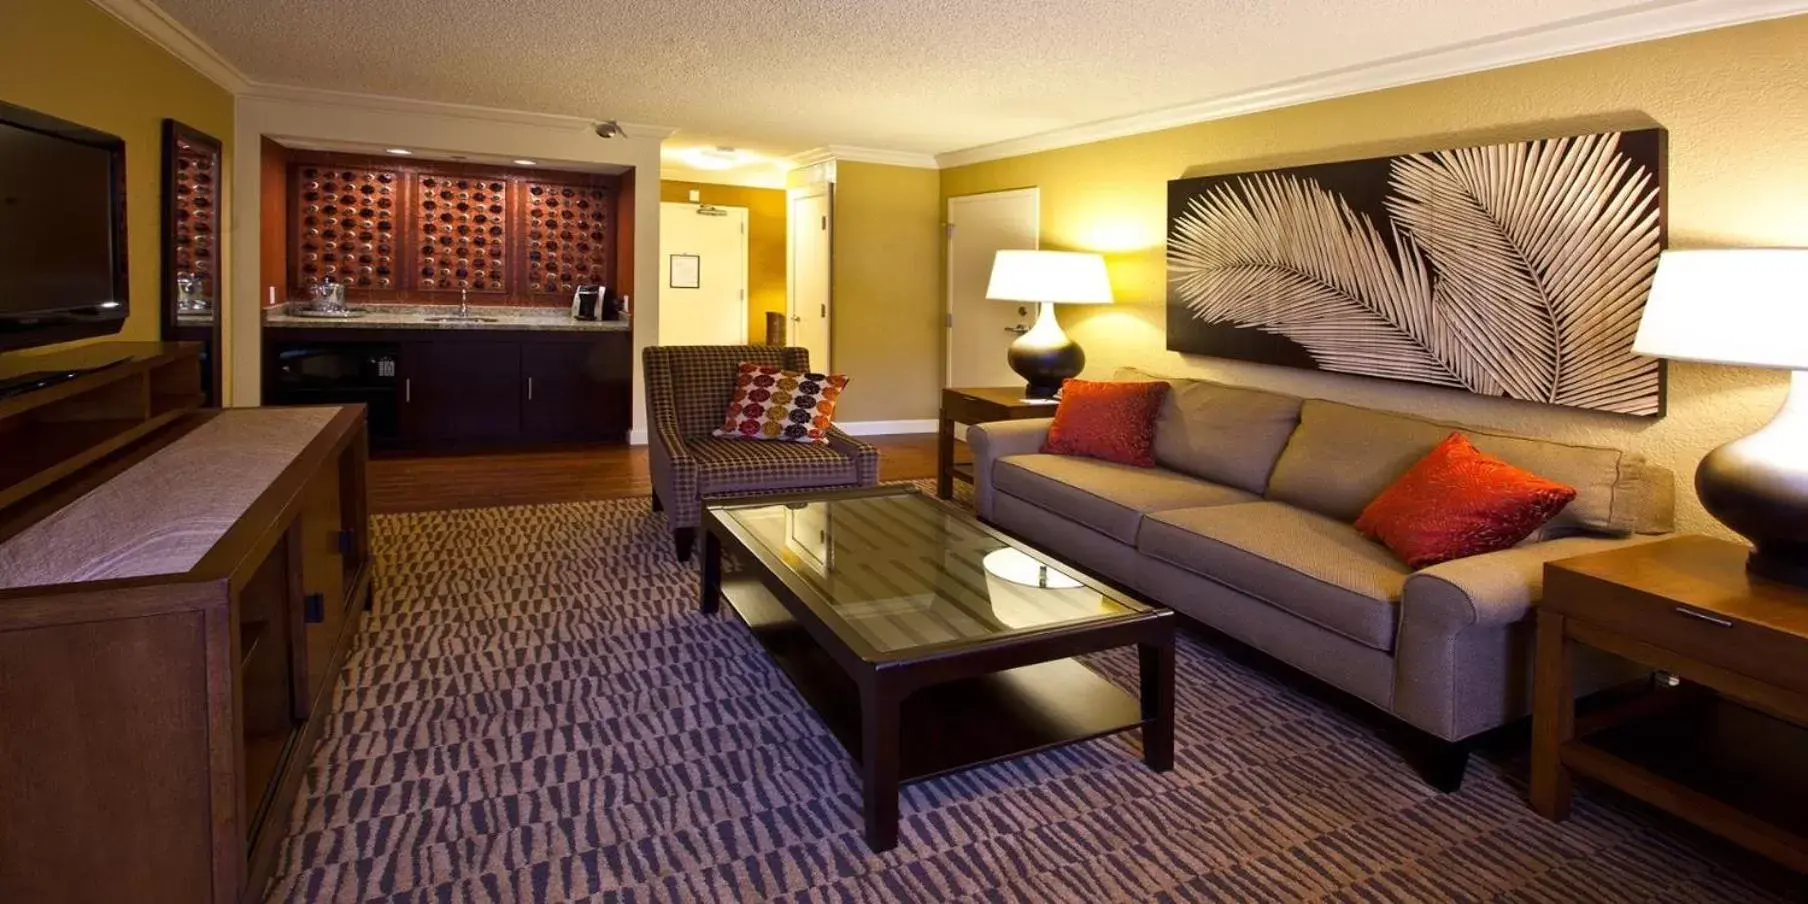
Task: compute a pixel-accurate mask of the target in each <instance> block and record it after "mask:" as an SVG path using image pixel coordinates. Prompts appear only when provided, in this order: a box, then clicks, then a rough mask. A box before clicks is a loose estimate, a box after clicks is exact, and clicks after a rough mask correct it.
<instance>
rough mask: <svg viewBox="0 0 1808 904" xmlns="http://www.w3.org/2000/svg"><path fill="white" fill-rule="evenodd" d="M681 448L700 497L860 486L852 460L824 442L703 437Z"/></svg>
mask: <svg viewBox="0 0 1808 904" xmlns="http://www.w3.org/2000/svg"><path fill="white" fill-rule="evenodd" d="M684 446H685V448H686V449H687V450H688V451H689V453H690V458H691V460H692V461H693V462H695V463H696V467H697V490H698V493H699V494H700V495H702V496H726V495H733V494H736V493H756V492H760V491H762V490H791V489H802V488H806V487H836V486H854V485H856V484H858V483H859V469H858V467H857V463H856V462H855V460H854V459H853V458H850V457H848V456H846V455H843V454H842V453H841V452H839V451H837V450H836V449H835V447H833V446H830V445H826V444H822V443H750V442H746V441H744V440H736V439H721V438H718V437H701V438H698V439H688V440H685V441H684Z"/></svg>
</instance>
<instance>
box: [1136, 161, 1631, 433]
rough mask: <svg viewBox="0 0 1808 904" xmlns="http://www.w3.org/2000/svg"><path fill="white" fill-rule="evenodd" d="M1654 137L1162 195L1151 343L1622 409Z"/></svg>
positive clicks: (1210, 179)
mask: <svg viewBox="0 0 1808 904" xmlns="http://www.w3.org/2000/svg"><path fill="white" fill-rule="evenodd" d="M1664 155H1665V135H1664V132H1663V130H1662V129H1645V130H1640V131H1631V132H1608V133H1601V134H1593V135H1581V136H1574V137H1566V138H1550V139H1541V140H1536V141H1522V142H1514V143H1511V144H1497V145H1488V146H1484V147H1470V148H1460V149H1456V150H1447V151H1435V152H1429V153H1422V154H1407V155H1403V156H1398V157H1378V158H1373V159H1368V160H1352V161H1345V162H1340V163H1325V164H1317V165H1312V166H1299V167H1291V168H1287V169H1277V170H1269V171H1265V172H1252V173H1236V174H1230V175H1216V176H1205V177H1200V178H1193V179H1179V180H1175V181H1173V182H1170V183H1168V236H1167V239H1168V251H1167V267H1168V273H1167V275H1168V348H1169V349H1170V350H1173V351H1178V352H1184V353H1188V354H1197V355H1211V356H1216V357H1223V358H1238V359H1243V360H1247V361H1259V362H1263V363H1268V364H1278V365H1284V366H1290V367H1302V368H1309V369H1314V370H1322V371H1329V372H1335V373H1342V374H1354V375H1358V376H1366V377H1377V378H1381V379H1390V380H1403V381H1408V382H1413V383H1424V384H1429V385H1432V386H1442V387H1448V388H1451V389H1457V390H1464V391H1467V392H1472V393H1477V394H1480V395H1489V396H1500V397H1505V398H1512V399H1521V400H1524V401H1530V402H1537V403H1542V404H1547V405H1562V406H1570V407H1575V408H1585V409H1591V410H1596V411H1607V412H1615V413H1619V414H1628V415H1638V416H1645V417H1658V416H1662V414H1663V413H1664V402H1665V398H1664V364H1663V362H1662V361H1659V360H1657V359H1653V358H1646V357H1642V356H1639V355H1635V354H1633V353H1632V340H1633V337H1634V336H1635V335H1636V334H1637V332H1638V324H1639V315H1640V313H1641V312H1642V311H1643V310H1644V305H1645V299H1646V297H1647V296H1648V295H1649V294H1650V290H1651V281H1652V278H1653V276H1654V275H1655V274H1656V272H1657V258H1658V254H1659V252H1660V251H1662V249H1663V247H1664V241H1665V232H1664V198H1663V179H1664Z"/></svg>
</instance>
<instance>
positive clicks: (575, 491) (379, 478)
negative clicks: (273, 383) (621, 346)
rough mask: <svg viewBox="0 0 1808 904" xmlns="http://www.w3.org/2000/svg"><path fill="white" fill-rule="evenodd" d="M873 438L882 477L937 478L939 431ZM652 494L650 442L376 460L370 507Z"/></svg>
mask: <svg viewBox="0 0 1808 904" xmlns="http://www.w3.org/2000/svg"><path fill="white" fill-rule="evenodd" d="M866 440H867V441H868V442H871V443H872V444H874V445H876V446H878V447H879V479H880V480H914V479H916V478H920V477H934V476H935V434H933V433H927V434H910V435H903V436H869V437H866ZM652 492H653V489H652V484H651V482H650V480H649V478H648V476H647V447H645V446H626V445H607V446H572V447H565V448H561V449H557V450H554V451H545V452H506V453H497V454H473V455H436V456H432V457H427V458H390V457H378V458H375V459H373V460H372V461H371V463H370V505H371V511H373V512H377V513H383V512H425V511H434V510H437V509H455V508H479V507H483V506H493V505H539V504H543V503H548V502H581V501H583V500H586V499H611V498H616V497H621V496H650V495H652Z"/></svg>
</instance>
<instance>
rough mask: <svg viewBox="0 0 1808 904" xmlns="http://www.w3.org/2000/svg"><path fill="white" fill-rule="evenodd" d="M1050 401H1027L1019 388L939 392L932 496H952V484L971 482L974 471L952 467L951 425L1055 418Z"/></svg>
mask: <svg viewBox="0 0 1808 904" xmlns="http://www.w3.org/2000/svg"><path fill="white" fill-rule="evenodd" d="M1056 404H1057V403H1056V402H1055V401H1054V400H1053V399H1027V398H1024V396H1023V387H1021V386H997V387H984V388H976V389H953V388H949V389H944V390H942V411H941V429H940V430H939V431H938V433H937V436H936V446H935V495H936V496H938V497H940V498H942V499H950V498H952V497H953V496H954V481H956V480H961V481H965V482H966V483H972V482H973V471H972V469H971V468H966V467H963V466H960V465H956V464H955V463H954V425H955V424H984V423H988V422H991V421H1017V420H1028V419H1031V418H1039V417H1054V416H1055V407H1056Z"/></svg>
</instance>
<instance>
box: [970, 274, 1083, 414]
mask: <svg viewBox="0 0 1808 904" xmlns="http://www.w3.org/2000/svg"><path fill="white" fill-rule="evenodd" d="M986 297H987V298H989V299H991V300H993V301H1012V302H1019V303H1022V302H1033V303H1035V304H1039V305H1041V306H1042V310H1041V312H1040V313H1039V314H1037V315H1036V325H1035V326H1033V327H1030V329H1029V331H1028V332H1026V333H1024V334H1023V335H1021V336H1018V337H1017V341H1015V342H1013V343H1011V350H1010V353H1009V359H1010V362H1011V369H1012V370H1014V371H1016V372H1017V374H1018V375H1019V376H1021V377H1023V379H1024V380H1026V381H1028V383H1029V388H1028V389H1027V390H1026V391H1025V393H1024V394H1025V395H1027V396H1028V397H1030V398H1032V399H1046V398H1050V397H1052V396H1054V394H1055V393H1057V392H1060V391H1061V381H1063V380H1065V379H1067V378H1068V377H1077V376H1079V375H1080V371H1081V370H1083V369H1084V368H1085V367H1086V353H1085V352H1083V351H1081V350H1080V346H1079V345H1078V344H1076V343H1075V342H1074V341H1073V340H1072V339H1069V338H1067V334H1066V333H1064V332H1062V331H1061V324H1060V322H1059V321H1057V320H1055V305H1058V304H1110V303H1111V280H1110V278H1109V277H1107V276H1106V275H1105V259H1104V258H1102V257H1100V256H1098V255H1096V254H1087V253H1084V252H1079V251H1000V252H998V256H997V257H996V258H994V259H993V260H992V280H991V282H990V283H988V284H987V286H986Z"/></svg>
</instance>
